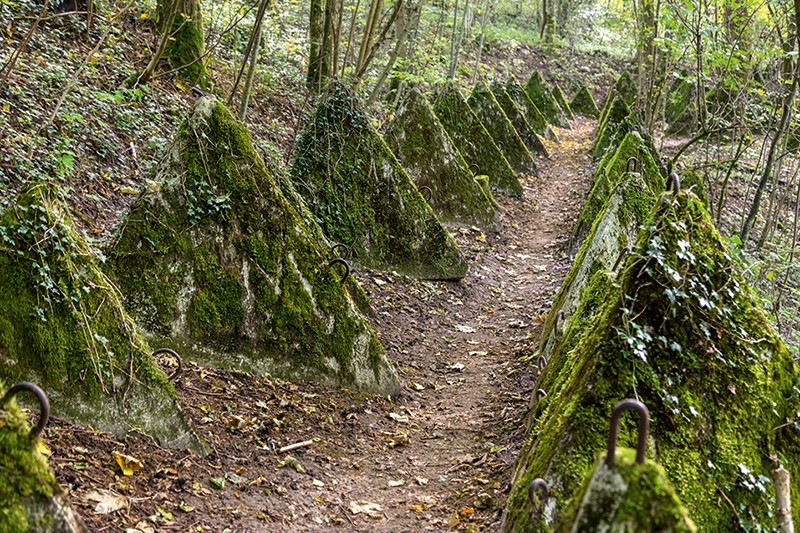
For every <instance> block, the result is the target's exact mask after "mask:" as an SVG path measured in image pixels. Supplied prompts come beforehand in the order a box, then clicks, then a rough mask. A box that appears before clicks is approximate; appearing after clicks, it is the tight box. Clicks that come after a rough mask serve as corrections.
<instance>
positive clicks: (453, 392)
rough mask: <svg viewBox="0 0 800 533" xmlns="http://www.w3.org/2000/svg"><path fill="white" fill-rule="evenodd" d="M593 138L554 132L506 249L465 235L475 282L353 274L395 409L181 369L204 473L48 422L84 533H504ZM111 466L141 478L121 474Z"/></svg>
mask: <svg viewBox="0 0 800 533" xmlns="http://www.w3.org/2000/svg"><path fill="white" fill-rule="evenodd" d="M593 128H594V121H589V120H583V119H578V120H576V121H575V123H574V124H573V129H572V130H559V131H558V134H559V136H560V138H561V142H560V144H553V143H549V144H548V148H549V150H550V159H543V158H539V160H538V164H539V176H538V177H536V178H533V177H527V178H525V179H524V180H523V185H524V189H525V197H524V198H523V199H511V198H505V197H499V198H498V201H499V202H500V204H501V205H502V207H503V213H502V221H503V229H502V230H501V231H500V232H499V233H496V234H484V233H481V232H480V231H477V230H474V229H473V230H466V229H462V230H460V231H458V232H457V234H456V238H457V241H458V243H459V245H460V246H461V249H462V250H463V252H464V253H465V254H466V256H467V257H468V258H469V260H470V271H469V274H468V275H467V277H466V278H465V279H464V280H462V281H460V282H458V283H443V282H435V283H434V282H420V281H416V280H412V279H409V278H405V277H402V276H399V275H396V274H392V273H385V272H376V271H367V270H362V271H360V272H357V273H356V276H357V277H358V278H359V281H360V282H361V283H362V284H363V286H364V288H365V289H366V290H367V291H368V293H369V294H370V296H371V298H372V301H373V307H374V310H375V312H376V314H375V317H373V325H374V327H375V328H376V330H377V331H378V334H379V337H380V339H381V341H382V342H383V344H384V347H385V348H386V351H387V354H388V356H389V358H390V359H391V360H392V361H393V362H394V363H395V364H396V366H397V368H398V372H399V375H400V377H401V380H402V382H403V392H402V394H401V395H400V396H399V397H398V398H394V399H389V398H382V397H374V396H370V395H366V394H363V393H359V392H354V391H348V390H341V389H334V388H327V387H321V386H315V385H309V384H290V383H285V382H279V381H272V380H268V379H264V378H257V377H253V376H249V375H245V374H241V373H236V372H226V371H220V370H215V369H211V368H204V367H200V366H198V365H195V364H193V363H191V362H187V363H185V368H184V372H183V374H182V376H181V377H180V379H179V382H178V385H177V391H178V395H179V397H180V402H181V404H182V405H183V407H184V409H185V412H186V415H187V417H188V418H189V419H190V420H191V421H192V422H193V423H194V425H195V426H196V427H197V430H198V433H199V434H200V435H201V436H202V437H203V438H204V439H206V441H207V442H208V443H209V445H210V446H211V448H212V449H213V452H212V453H211V454H210V455H208V456H206V457H201V456H199V455H197V454H195V453H193V452H190V451H185V450H170V449H164V448H161V447H159V446H158V445H157V444H156V443H155V442H153V441H152V439H150V438H149V437H146V436H144V435H142V434H140V433H137V432H136V431H135V428H133V429H134V430H133V431H132V432H131V433H130V434H129V435H128V437H126V438H125V439H121V440H120V439H115V438H114V437H112V436H110V435H108V434H104V433H100V432H95V431H92V430H90V429H89V430H87V429H84V428H79V427H76V426H72V425H70V424H68V423H66V422H64V421H61V420H54V421H53V422H51V424H50V426H49V428H48V429H47V432H46V439H45V442H46V444H47V445H48V446H49V448H50V450H51V451H52V454H51V456H50V462H51V464H52V465H53V467H54V469H55V471H56V475H57V477H58V480H59V482H60V483H61V484H62V486H63V487H65V488H66V489H68V491H69V498H70V501H71V502H72V505H73V506H74V507H75V508H76V509H77V510H79V512H80V513H81V515H82V516H83V517H84V519H85V521H86V523H87V525H88V526H89V529H90V530H91V531H95V532H100V531H126V530H127V531H129V532H132V533H135V532H137V531H141V532H152V531H187V532H188V531H214V532H216V531H219V532H223V531H231V532H234V531H248V532H249V531H328V530H344V531H365V532H366V531H426V530H460V531H480V530H488V531H496V530H498V529H499V525H500V521H501V518H502V512H503V507H504V504H505V500H506V497H507V494H508V491H509V488H510V482H511V476H512V474H513V468H514V462H515V459H516V457H517V455H518V453H519V450H520V448H521V446H522V444H523V440H524V438H525V431H524V430H525V423H526V416H527V413H528V406H529V402H530V398H531V390H532V388H533V385H534V382H535V378H536V375H535V369H534V366H533V365H532V364H531V363H530V362H529V359H530V356H531V355H532V353H533V351H534V349H535V346H536V343H537V341H538V337H539V334H540V330H541V323H542V321H543V319H544V317H545V316H546V313H547V310H548V308H549V306H550V302H551V299H552V297H553V296H554V294H555V291H556V290H557V289H558V286H559V285H560V283H561V281H562V279H563V277H564V275H565V273H566V270H567V269H568V267H569V258H567V257H566V256H565V254H564V252H563V250H564V248H565V244H566V241H567V239H568V237H569V234H570V231H571V229H572V224H573V221H574V220H575V218H576V217H577V214H578V210H579V209H580V206H581V205H582V203H583V198H584V196H585V190H586V188H587V186H588V183H589V179H590V177H591V174H592V169H593V165H592V162H591V157H590V156H589V147H590V143H591V133H592V130H593ZM293 444H299V445H300V446H299V447H296V448H294V449H292V450H282V448H284V447H286V446H291V445H293ZM115 454H123V456H128V457H129V458H128V459H127V461H128V463H126V464H135V462H136V461H139V462H140V463H141V466H142V468H141V470H138V471H137V472H135V473H133V474H132V475H129V476H126V475H123V473H122V471H121V468H120V465H118V464H117V460H116V455H115ZM123 463H125V461H123ZM134 469H135V468H134Z"/></svg>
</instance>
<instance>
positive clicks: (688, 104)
mask: <svg viewBox="0 0 800 533" xmlns="http://www.w3.org/2000/svg"><path fill="white" fill-rule="evenodd" d="M685 76H686V74H684V77H680V78H677V79H676V80H675V81H674V82H673V83H672V85H671V86H670V88H669V90H668V91H667V102H666V105H665V107H664V121H665V122H666V123H667V134H669V135H691V134H692V133H693V132H694V130H695V129H697V98H696V97H697V90H696V86H695V84H694V83H692V82H691V81H689V80H688V79H686V77H685Z"/></svg>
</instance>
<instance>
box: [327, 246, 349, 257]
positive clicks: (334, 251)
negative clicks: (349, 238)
mask: <svg viewBox="0 0 800 533" xmlns="http://www.w3.org/2000/svg"><path fill="white" fill-rule="evenodd" d="M340 248H341V249H343V250H344V255H339V254H337V253H336V250H338V249H340ZM331 252H333V254H334V255H336V257H341V258H342V259H345V260H346V259H350V247H349V246H347V245H346V244H345V243H343V242H337V243H336V244H334V245H333V246H331Z"/></svg>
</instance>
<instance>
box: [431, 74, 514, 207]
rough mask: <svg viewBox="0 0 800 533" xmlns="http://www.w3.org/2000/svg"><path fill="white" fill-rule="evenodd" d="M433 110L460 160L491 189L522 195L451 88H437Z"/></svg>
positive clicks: (503, 160)
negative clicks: (484, 176) (480, 176)
mask: <svg viewBox="0 0 800 533" xmlns="http://www.w3.org/2000/svg"><path fill="white" fill-rule="evenodd" d="M433 111H434V113H436V117H437V118H438V119H439V122H440V123H441V124H442V126H443V127H444V129H445V131H447V134H448V135H450V139H452V141H453V144H455V146H456V148H458V150H459V151H460V152H461V155H462V156H464V161H466V162H467V164H468V165H470V166H472V165H476V166H477V167H478V172H476V173H477V174H482V175H486V176H489V183H490V184H491V186H492V188H493V189H496V190H499V191H502V192H504V193H506V194H509V195H512V196H522V185H521V184H520V182H519V180H518V179H517V176H516V173H515V172H514V169H512V168H511V165H510V164H509V162H508V160H507V159H506V158H505V156H504V155H503V153H502V152H501V151H500V149H499V148H498V147H497V145H496V144H495V142H494V140H493V139H492V136H491V135H490V134H489V132H488V131H486V128H485V127H484V125H483V123H481V121H480V119H479V118H478V116H477V115H476V114H475V112H474V111H472V109H471V108H470V106H469V104H467V101H466V100H464V97H463V96H462V95H461V92H460V91H459V90H458V88H457V87H456V86H455V85H453V84H452V83H447V84H444V85H441V86H440V87H439V88H438V89H437V91H436V94H435V95H434V97H433Z"/></svg>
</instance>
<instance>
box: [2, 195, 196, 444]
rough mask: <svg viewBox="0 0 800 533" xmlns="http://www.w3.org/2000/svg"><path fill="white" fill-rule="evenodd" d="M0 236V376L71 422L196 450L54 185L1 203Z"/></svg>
mask: <svg viewBox="0 0 800 533" xmlns="http://www.w3.org/2000/svg"><path fill="white" fill-rule="evenodd" d="M0 236H2V245H0V271H2V272H3V275H2V276H0V332H2V333H0V358H2V362H3V364H2V365H0V379H2V380H4V381H5V382H7V383H15V382H18V381H31V382H34V383H37V384H38V385H39V386H40V387H42V389H44V391H45V392H46V393H47V394H48V395H49V397H50V403H51V404H52V408H53V414H55V415H56V416H60V417H63V418H65V419H67V420H70V421H71V422H73V423H76V424H79V425H84V426H91V427H94V428H97V429H100V430H104V431H109V432H111V433H114V434H116V435H118V436H122V435H125V434H126V433H127V432H128V430H129V429H130V428H131V427H136V428H138V429H139V430H140V431H141V432H143V433H145V434H148V435H150V436H152V437H154V438H155V439H156V440H157V441H159V442H160V443H161V444H162V445H164V446H169V447H188V448H193V449H195V450H197V451H204V450H205V446H204V445H203V444H202V443H201V442H200V441H199V439H198V438H197V437H196V436H195V434H194V433H193V432H192V431H191V429H190V427H189V426H188V424H187V423H186V421H185V420H184V418H183V415H182V413H181V410H180V407H179V406H178V404H177V401H176V397H175V392H174V390H173V388H172V385H171V384H170V383H169V381H168V380H167V377H166V375H165V374H164V373H163V372H162V371H161V370H160V369H159V368H158V367H157V366H156V365H155V363H154V362H153V361H152V359H151V357H150V353H151V350H150V348H149V347H148V345H147V343H146V342H145V341H144V340H143V339H142V337H141V336H140V334H139V332H138V331H137V328H136V327H135V325H134V322H133V320H132V319H131V318H130V316H129V315H128V313H127V311H126V309H125V308H124V306H123V303H122V298H121V296H120V294H119V292H118V291H117V289H116V288H115V287H114V285H113V284H112V283H111V282H110V281H109V280H108V278H107V277H106V276H105V275H104V274H103V273H102V272H101V270H100V267H99V266H98V263H99V258H98V256H97V255H96V253H95V252H94V251H93V250H92V249H91V248H90V247H89V246H88V244H87V243H86V240H85V239H84V238H83V237H82V236H81V235H79V234H78V233H77V232H76V231H75V229H74V224H73V222H72V218H71V216H70V214H69V210H68V207H67V205H66V201H65V199H64V198H63V197H62V195H61V193H60V192H59V189H58V188H57V187H56V186H55V185H53V184H51V183H34V184H31V185H28V186H27V187H26V188H24V189H23V190H22V191H21V192H20V193H19V195H18V196H16V197H14V198H13V199H12V200H11V201H7V202H6V203H5V205H4V207H3V211H2V214H0Z"/></svg>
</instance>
